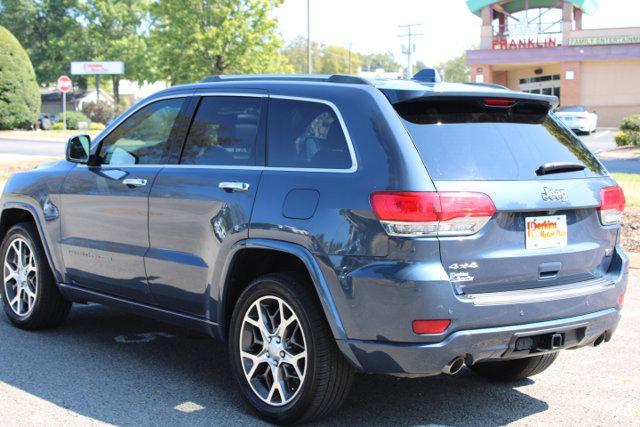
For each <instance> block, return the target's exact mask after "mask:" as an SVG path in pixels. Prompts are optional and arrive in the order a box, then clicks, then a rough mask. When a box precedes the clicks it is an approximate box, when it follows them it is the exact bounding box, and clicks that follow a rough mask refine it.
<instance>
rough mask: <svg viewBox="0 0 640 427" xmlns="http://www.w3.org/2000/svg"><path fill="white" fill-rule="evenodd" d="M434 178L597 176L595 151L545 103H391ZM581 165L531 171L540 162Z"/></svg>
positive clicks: (597, 167)
mask: <svg viewBox="0 0 640 427" xmlns="http://www.w3.org/2000/svg"><path fill="white" fill-rule="evenodd" d="M395 108H396V111H397V112H398V114H399V115H400V117H401V118H402V120H403V122H404V125H405V127H406V129H407V131H408V132H409V134H410V135H411V138H412V139H413V142H414V143H415V145H416V147H417V148H418V151H419V153H420V156H421V158H422V160H423V162H424V163H425V165H426V167H427V169H428V171H429V174H430V175H431V177H432V178H433V179H434V180H442V181H460V180H507V181H508V180H529V179H564V178H583V177H592V176H600V175H602V174H603V173H604V171H603V170H602V167H601V165H600V163H599V162H598V161H597V159H596V158H595V156H594V155H593V154H591V152H590V151H589V150H587V148H586V147H585V146H584V145H583V144H582V142H581V141H580V140H579V139H578V138H576V137H575V136H574V135H573V133H572V132H571V131H569V130H567V129H566V128H564V127H563V126H562V125H560V124H559V123H558V122H557V121H556V120H555V119H554V118H552V117H551V116H550V115H549V114H548V112H547V110H548V106H547V104H544V103H540V102H527V101H518V102H515V103H514V104H513V105H511V106H510V107H495V106H486V105H485V100H483V99H469V100H461V99H450V100H449V99H438V100H412V101H404V102H401V103H398V104H396V105H395ZM555 162H567V163H577V164H580V165H583V166H585V169H584V170H581V171H573V172H562V173H555V174H548V175H541V176H538V175H536V170H537V169H538V168H539V167H540V166H541V165H543V164H544V163H555Z"/></svg>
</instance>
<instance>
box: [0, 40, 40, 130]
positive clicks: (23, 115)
mask: <svg viewBox="0 0 640 427" xmlns="http://www.w3.org/2000/svg"><path fill="white" fill-rule="evenodd" d="M39 114H40V90H39V89H38V84H37V83H36V75H35V73H34V71H33V65H32V64H31V60H30V59H29V55H27V52H25V50H24V49H23V48H22V46H21V45H20V42H18V40H17V39H16V38H15V37H14V36H13V34H11V33H10V32H9V31H7V29H6V28H4V27H0V129H13V128H26V129H28V128H30V127H31V126H32V125H33V124H34V123H35V122H36V120H37V118H38V115H39Z"/></svg>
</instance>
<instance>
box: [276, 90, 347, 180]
mask: <svg viewBox="0 0 640 427" xmlns="http://www.w3.org/2000/svg"><path fill="white" fill-rule="evenodd" d="M267 164H268V165H269V166H274V167H292V168H321V169H349V168H350V167H351V156H350V154H349V149H348V146H347V141H346V138H345V136H344V133H343V131H342V126H341V125H340V121H339V120H338V117H337V116H336V114H335V113H334V111H333V110H332V109H331V107H329V106H328V105H326V104H321V103H318V102H308V101H294V100H288V99H271V101H270V106H269V141H268V152H267Z"/></svg>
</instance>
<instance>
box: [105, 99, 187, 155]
mask: <svg viewBox="0 0 640 427" xmlns="http://www.w3.org/2000/svg"><path fill="white" fill-rule="evenodd" d="M183 102H184V98H176V99H168V100H164V101H158V102H154V103H153V104H149V105H147V106H146V107H143V108H142V109H140V110H138V111H137V112H135V113H134V114H133V115H131V116H130V117H129V118H127V119H126V120H125V121H124V122H123V123H122V124H120V125H119V126H118V127H117V128H116V129H115V130H114V131H113V132H111V133H110V134H109V135H108V136H107V137H106V138H105V139H104V140H103V142H102V146H101V147H100V162H101V163H103V164H112V165H134V164H140V165H145V164H147V165H148V164H158V163H162V161H163V156H164V154H165V151H166V150H167V148H168V146H169V137H170V135H171V130H172V129H173V125H174V123H175V121H176V118H177V117H178V113H180V109H181V108H182V104H183Z"/></svg>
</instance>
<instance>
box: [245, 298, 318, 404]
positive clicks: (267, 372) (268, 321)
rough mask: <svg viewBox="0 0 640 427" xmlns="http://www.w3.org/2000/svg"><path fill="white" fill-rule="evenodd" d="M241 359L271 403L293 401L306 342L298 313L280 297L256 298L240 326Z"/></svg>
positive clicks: (302, 372)
mask: <svg viewBox="0 0 640 427" xmlns="http://www.w3.org/2000/svg"><path fill="white" fill-rule="evenodd" d="M240 359H241V365H242V368H243V372H244V376H245V378H246V380H247V381H248V382H249V385H250V386H251V389H252V390H253V392H254V393H255V395H256V396H257V397H258V398H260V399H261V400H262V401H263V402H266V403H267V404H269V405H272V406H283V405H286V404H287V403H289V402H291V401H292V400H293V399H294V398H295V397H296V396H297V395H298V393H299V392H300V390H301V389H302V385H303V383H304V379H305V375H306V370H307V345H306V341H305V336H304V331H303V330H302V325H301V324H300V320H299V319H298V316H297V315H296V314H295V313H294V311H293V310H292V309H291V307H290V306H289V305H288V304H287V303H286V302H285V301H284V300H283V299H281V298H279V297H276V296H266V297H262V298H259V299H258V300H256V301H255V302H254V303H253V304H251V306H250V307H249V309H248V310H247V312H246V313H245V315H244V318H243V320H242V327H241V329H240Z"/></svg>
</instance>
